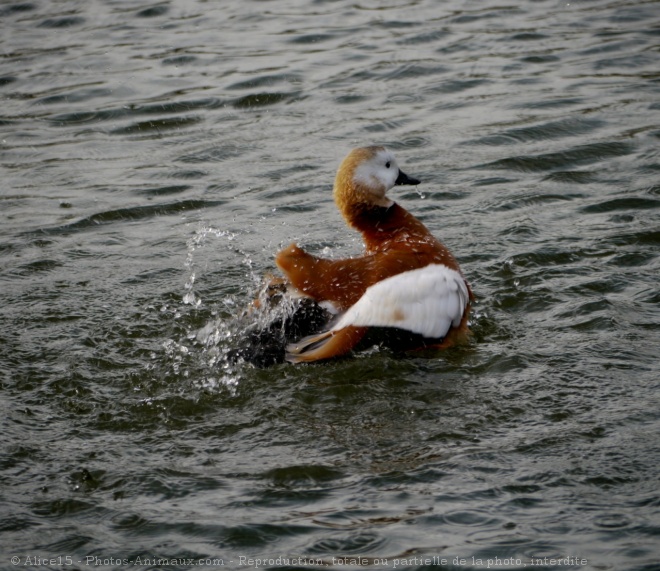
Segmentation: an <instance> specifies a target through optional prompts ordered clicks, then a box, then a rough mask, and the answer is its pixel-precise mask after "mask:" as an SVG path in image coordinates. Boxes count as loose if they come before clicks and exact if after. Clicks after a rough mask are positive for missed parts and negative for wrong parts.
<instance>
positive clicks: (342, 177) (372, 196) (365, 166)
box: [334, 147, 419, 219]
mask: <svg viewBox="0 0 660 571" xmlns="http://www.w3.org/2000/svg"><path fill="white" fill-rule="evenodd" d="M396 184H419V180H417V179H414V178H412V177H409V176H408V175H406V174H405V173H404V172H403V171H402V170H401V169H399V166H398V165H397V162H396V158H395V157H394V154H393V153H392V152H391V151H388V150H387V149H386V148H385V147H360V148H357V149H353V150H352V151H351V152H350V153H349V154H348V156H347V157H346V158H345V159H344V160H343V161H342V163H341V165H339V170H338V171H337V177H336V178H335V187H334V198H335V202H336V203H337V207H338V208H339V210H340V211H341V212H342V214H343V215H344V216H345V217H346V218H348V219H350V217H351V213H352V211H354V210H356V209H361V208H365V207H366V208H370V207H377V206H381V207H385V208H388V207H390V206H391V205H392V204H393V203H392V201H391V200H390V199H389V198H388V197H387V191H388V190H390V189H391V188H392V187H393V186H394V185H396Z"/></svg>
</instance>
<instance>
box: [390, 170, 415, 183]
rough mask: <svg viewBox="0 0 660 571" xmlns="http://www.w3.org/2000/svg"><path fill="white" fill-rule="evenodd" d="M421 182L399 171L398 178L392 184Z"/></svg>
mask: <svg viewBox="0 0 660 571" xmlns="http://www.w3.org/2000/svg"><path fill="white" fill-rule="evenodd" d="M420 182H421V181H420V180H419V179H418V178H413V177H411V176H408V175H407V174H406V173H405V172H403V171H402V170H401V169H399V176H398V177H397V178H396V181H394V184H419V183H420Z"/></svg>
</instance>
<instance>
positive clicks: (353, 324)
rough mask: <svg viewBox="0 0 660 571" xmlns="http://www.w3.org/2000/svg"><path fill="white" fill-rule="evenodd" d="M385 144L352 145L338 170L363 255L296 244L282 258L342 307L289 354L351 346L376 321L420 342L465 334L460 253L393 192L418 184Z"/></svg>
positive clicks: (342, 202)
mask: <svg viewBox="0 0 660 571" xmlns="http://www.w3.org/2000/svg"><path fill="white" fill-rule="evenodd" d="M419 182H420V181H419V180H417V179H415V178H413V177H410V176H408V175H406V174H405V173H404V172H403V171H402V170H401V169H400V168H399V167H398V165H397V162H396V159H395V158H394V155H393V154H392V153H391V152H390V151H389V150H387V149H385V148H384V147H379V146H373V147H364V148H357V149H354V150H352V151H351V152H350V153H349V154H348V156H347V157H346V158H345V159H344V160H343V162H342V163H341V165H340V166H339V170H338V171H337V176H336V179H335V184H334V199H335V203H336V204H337V207H338V209H339V211H340V212H341V214H342V216H343V217H344V219H345V220H346V222H347V224H348V225H349V226H351V227H352V228H355V229H356V230H358V231H359V232H361V234H362V237H363V239H364V246H365V252H364V255H362V256H360V257H355V258H348V259H343V260H332V259H325V258H319V257H316V256H313V255H312V254H309V253H307V252H305V251H304V250H302V249H301V248H299V247H298V246H297V245H296V244H292V245H290V246H289V247H288V248H285V249H284V250H282V251H280V252H279V253H278V254H277V256H276V260H275V261H276V263H277V266H278V267H279V268H280V269H281V270H282V272H283V273H284V274H285V276H286V278H287V279H288V281H289V282H290V284H291V285H292V286H293V287H294V288H295V289H296V290H298V292H300V293H301V294H302V295H303V296H306V297H309V298H312V299H313V300H315V301H316V302H317V303H319V304H322V305H331V306H332V307H333V308H334V310H335V311H336V312H337V313H338V315H337V317H336V318H335V320H334V321H333V322H331V323H330V325H329V326H328V327H327V328H326V329H325V330H324V331H321V332H320V333H318V334H315V335H310V336H308V337H305V338H303V339H301V340H299V341H298V342H296V343H292V344H289V345H288V346H287V348H286V356H285V358H286V360H287V361H290V362H292V363H301V362H311V361H318V360H321V359H329V358H331V357H337V356H340V355H343V354H345V353H347V352H349V351H350V350H351V349H352V348H353V347H355V346H356V345H357V343H358V342H359V341H360V340H361V339H362V338H363V336H364V335H365V333H366V332H367V330H368V329H369V328H371V327H379V328H396V329H398V330H402V331H405V332H409V333H411V334H414V335H416V336H417V337H418V339H419V348H423V347H437V348H446V347H450V346H452V345H455V344H457V343H462V342H465V341H466V340H467V338H468V337H469V335H470V332H469V329H468V314H469V310H470V301H471V300H473V296H472V292H471V290H470V287H469V285H468V283H467V282H466V280H465V278H464V277H463V275H462V273H461V270H460V268H459V266H458V263H457V262H456V259H455V258H454V256H452V254H451V253H450V252H449V250H448V249H447V248H446V247H445V246H444V245H443V244H442V243H441V242H440V241H439V240H437V239H436V238H435V237H434V236H433V235H432V234H431V232H430V231H429V230H428V228H427V227H426V226H425V225H424V224H422V222H420V221H419V220H418V219H417V218H415V217H414V216H413V215H412V214H410V213H409V212H408V211H407V210H406V209H405V208H403V207H401V206H400V205H398V204H397V203H396V202H393V201H392V200H390V198H388V196H387V192H388V191H389V190H390V189H391V188H393V187H394V186H395V185H417V184H419Z"/></svg>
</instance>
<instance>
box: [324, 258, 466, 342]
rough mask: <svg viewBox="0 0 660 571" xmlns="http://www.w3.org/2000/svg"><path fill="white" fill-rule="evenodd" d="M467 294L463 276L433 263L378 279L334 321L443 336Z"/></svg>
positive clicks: (337, 327) (455, 321) (459, 314)
mask: <svg viewBox="0 0 660 571" xmlns="http://www.w3.org/2000/svg"><path fill="white" fill-rule="evenodd" d="M468 300H469V295H468V289H467V285H466V284H465V280H464V279H463V276H462V275H461V274H459V273H458V272H456V271H454V270H451V269H449V268H448V267H446V266H442V265H438V264H433V265H430V266H426V267H424V268H420V269H418V270H410V271H408V272H403V273H401V274H397V275H395V276H392V277H391V278H387V279H385V280H383V281H380V282H378V283H376V284H374V285H372V286H371V287H370V288H368V289H367V291H366V292H365V293H364V295H363V296H362V297H361V298H360V299H359V300H358V301H357V303H355V304H354V305H353V306H352V307H351V308H349V309H348V311H346V313H344V315H342V316H341V318H340V319H339V320H338V321H337V323H335V324H334V326H333V327H332V329H331V331H339V330H340V329H343V328H344V327H349V326H351V325H352V326H356V327H397V328H399V329H405V330H407V331H412V332H413V333H418V334H420V335H423V336H424V337H430V338H440V337H444V336H445V335H446V334H447V332H448V331H449V329H450V328H451V327H452V326H453V327H458V326H459V325H460V323H461V319H462V318H463V313H464V312H465V308H466V306H467V304H468Z"/></svg>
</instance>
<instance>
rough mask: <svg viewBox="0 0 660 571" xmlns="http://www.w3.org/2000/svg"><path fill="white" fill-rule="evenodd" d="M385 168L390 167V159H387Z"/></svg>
mask: <svg viewBox="0 0 660 571" xmlns="http://www.w3.org/2000/svg"><path fill="white" fill-rule="evenodd" d="M385 168H386V169H388V168H390V161H387V162H386V163H385Z"/></svg>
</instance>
